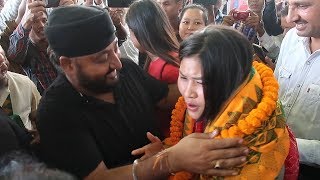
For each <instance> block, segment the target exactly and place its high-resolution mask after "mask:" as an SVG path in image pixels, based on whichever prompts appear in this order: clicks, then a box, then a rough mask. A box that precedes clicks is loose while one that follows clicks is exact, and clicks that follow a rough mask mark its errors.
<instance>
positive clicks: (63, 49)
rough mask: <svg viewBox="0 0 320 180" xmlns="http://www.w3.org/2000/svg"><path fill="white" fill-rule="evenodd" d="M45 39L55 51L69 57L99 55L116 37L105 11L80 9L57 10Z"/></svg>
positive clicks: (53, 12) (80, 7)
mask: <svg viewBox="0 0 320 180" xmlns="http://www.w3.org/2000/svg"><path fill="white" fill-rule="evenodd" d="M45 35H46V37H47V39H48V42H49V45H50V47H51V48H52V49H53V51H54V52H55V53H56V54H58V55H60V56H66V57H78V56H84V55H89V54H94V53H97V52H99V51H102V50H103V49H104V48H106V47H107V46H108V45H110V44H111V43H112V42H113V41H114V39H115V37H116V36H115V27H114V25H113V23H112V20H111V18H110V16H109V14H108V13H107V12H106V11H105V10H104V9H102V8H99V7H86V6H80V5H72V6H66V7H59V8H55V9H54V10H53V11H52V12H51V13H50V15H49V18H48V23H47V26H46V27H45Z"/></svg>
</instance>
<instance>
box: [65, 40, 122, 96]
mask: <svg viewBox="0 0 320 180" xmlns="http://www.w3.org/2000/svg"><path fill="white" fill-rule="evenodd" d="M117 43H118V42H117V40H114V41H113V42H112V43H111V44H110V45H109V46H107V47H106V48H105V49H103V50H102V51H100V52H97V53H95V54H91V55H86V56H81V57H75V58H70V60H69V61H70V63H71V66H72V67H73V68H72V71H68V72H69V73H68V74H69V75H70V74H71V76H72V77H74V78H73V80H74V81H73V83H74V84H76V85H77V86H78V87H81V88H83V89H85V90H86V91H88V92H91V93H94V94H102V93H106V92H110V91H111V90H112V89H113V87H114V86H115V85H116V84H117V82H118V80H119V76H118V70H120V69H121V68H122V64H121V61H120V59H119V57H120V52H119V49H118V44H117ZM60 62H61V60H60Z"/></svg>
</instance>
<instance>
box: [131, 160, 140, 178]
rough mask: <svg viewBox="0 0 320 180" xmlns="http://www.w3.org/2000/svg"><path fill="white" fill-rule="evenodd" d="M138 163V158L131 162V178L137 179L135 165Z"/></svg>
mask: <svg viewBox="0 0 320 180" xmlns="http://www.w3.org/2000/svg"><path fill="white" fill-rule="evenodd" d="M138 163H139V159H136V160H134V161H133V164H132V177H133V180H138V176H137V173H136V171H137V165H138Z"/></svg>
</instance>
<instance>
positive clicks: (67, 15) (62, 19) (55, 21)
mask: <svg viewBox="0 0 320 180" xmlns="http://www.w3.org/2000/svg"><path fill="white" fill-rule="evenodd" d="M45 34H46V36H47V38H48V42H49V45H50V47H51V48H52V50H53V52H54V53H55V55H56V56H57V57H59V64H60V67H61V68H62V71H63V74H60V75H59V76H58V78H57V79H56V80H55V81H54V82H53V84H52V85H51V86H50V87H49V88H48V90H47V91H46V92H45V94H44V95H43V97H42V100H41V102H40V104H39V107H38V115H37V120H38V123H37V127H38V129H39V133H40V138H41V142H40V149H41V150H40V151H41V157H42V159H43V160H44V161H45V162H46V163H47V164H48V165H49V166H53V167H57V168H59V169H63V170H65V171H68V172H71V173H73V174H75V175H76V176H78V177H80V178H86V179H128V178H131V177H132V174H131V168H132V166H131V165H129V166H124V167H121V168H115V167H118V166H123V165H127V164H131V163H132V162H133V160H134V159H135V158H136V157H134V156H132V155H131V151H132V150H134V149H137V148H139V147H141V146H143V145H145V144H147V143H149V142H148V139H147V138H146V132H148V131H149V132H152V133H153V134H156V135H157V134H158V128H157V127H156V125H155V121H154V117H153V115H154V114H153V111H154V110H153V109H154V107H155V106H156V105H161V103H162V104H164V105H167V104H169V105H170V104H171V105H172V103H170V102H175V100H176V99H175V98H171V97H176V96H177V94H175V93H177V91H174V90H172V89H170V92H169V93H168V87H167V85H166V84H163V83H161V82H159V81H157V80H155V79H153V78H152V77H150V76H149V75H147V73H146V72H144V71H143V70H142V69H141V68H139V66H138V65H136V64H135V63H134V62H132V61H131V60H125V59H122V60H121V61H120V59H119V50H118V46H117V39H116V37H115V29H114V26H113V24H112V21H111V19H110V16H109V15H108V13H107V12H106V11H104V10H102V9H100V8H98V7H83V6H70V7H61V8H57V9H55V10H53V11H52V13H51V14H50V16H49V18H48V24H47V27H46V28H45ZM149 137H150V136H149ZM196 138H201V139H200V140H199V139H196ZM186 139H187V140H186V141H184V140H182V141H181V143H179V144H178V145H177V146H174V148H170V149H169V150H167V151H166V152H170V153H169V155H168V156H165V159H166V161H164V160H161V161H156V160H157V158H158V156H154V157H151V158H149V159H148V160H145V161H143V162H140V163H139V165H137V163H135V165H134V166H133V176H134V177H143V178H147V177H149V178H156V177H159V176H162V177H165V176H168V175H169V173H170V172H172V171H178V170H185V169H184V168H183V167H188V168H190V164H193V163H192V162H197V163H195V165H194V166H197V168H194V170H192V171H194V172H200V171H201V172H206V171H205V170H208V169H212V165H211V163H210V162H211V161H212V160H211V161H210V160H209V159H204V158H201V157H203V156H198V155H199V154H206V153H210V152H211V151H213V150H214V149H216V148H212V149H201V148H199V150H198V149H197V150H194V149H193V147H195V146H199V142H202V141H205V140H206V141H205V142H203V144H207V145H211V146H212V144H213V145H214V147H215V146H216V145H217V146H218V147H220V148H230V147H231V146H238V145H239V143H240V142H241V141H239V139H233V140H227V141H226V142H220V141H219V142H217V141H215V140H212V139H210V136H209V135H207V134H201V135H199V137H198V136H197V135H193V136H190V137H187V138H186ZM195 139H196V140H195ZM158 142H160V141H158ZM160 143H161V142H160ZM219 144H220V146H219ZM229 150H230V149H229ZM220 151H221V150H220ZM191 152H192V153H191ZM200 152H201V153H200ZM185 153H191V154H189V155H190V156H191V157H192V158H190V159H185V158H184V157H185V156H186V155H185ZM195 154H197V156H195ZM243 154H244V151H243V148H239V147H236V148H234V149H232V150H231V152H230V157H225V158H226V159H227V158H230V161H227V162H225V164H226V165H228V167H230V166H231V167H232V166H234V165H239V164H240V163H241V162H242V161H241V158H243V156H242V157H239V156H241V155H243ZM193 156H195V157H193ZM169 157H170V159H169ZM231 157H237V158H231ZM176 158H180V159H185V160H184V161H178V160H177V159H176ZM219 158H221V157H219ZM197 160H198V161H197ZM169 161H170V162H169ZM136 162H137V161H136ZM186 162H189V163H186ZM154 163H156V164H157V163H159V164H161V168H159V167H160V166H159V167H154V166H153V165H154ZM168 164H170V167H169V166H168ZM191 167H192V165H191ZM110 168H114V169H112V170H110ZM217 172H218V173H217ZM211 173H215V174H216V175H217V174H218V175H219V173H220V175H228V174H229V175H231V174H232V173H235V171H233V170H223V169H222V170H221V171H220V170H215V171H213V172H211ZM221 173H224V174H221Z"/></svg>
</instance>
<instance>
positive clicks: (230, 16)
mask: <svg viewBox="0 0 320 180" xmlns="http://www.w3.org/2000/svg"><path fill="white" fill-rule="evenodd" d="M235 10H236V9H232V10H231V11H230V12H229V14H228V15H227V16H224V17H223V20H222V25H226V26H232V25H233V24H234V22H235V21H236V20H235V19H234V18H233V13H234V11H235Z"/></svg>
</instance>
